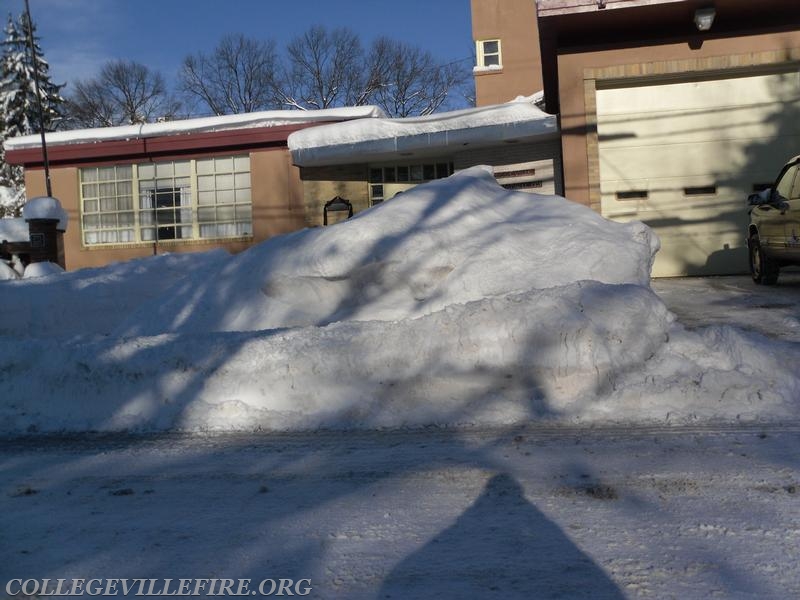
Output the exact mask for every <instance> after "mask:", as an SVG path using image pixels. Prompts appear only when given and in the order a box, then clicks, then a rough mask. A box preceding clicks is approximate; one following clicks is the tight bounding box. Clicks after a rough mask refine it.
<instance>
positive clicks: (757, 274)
mask: <svg viewBox="0 0 800 600" xmlns="http://www.w3.org/2000/svg"><path fill="white" fill-rule="evenodd" d="M748 245H749V247H750V274H751V275H752V276H753V281H755V282H756V283H758V284H760V285H775V284H776V283H777V282H778V274H779V273H780V268H779V267H778V264H777V263H776V262H775V261H774V260H771V259H770V258H768V257H767V255H766V254H764V252H763V251H762V249H761V240H759V239H758V234H753V235H752V236H750V243H749V244H748Z"/></svg>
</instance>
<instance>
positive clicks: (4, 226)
mask: <svg viewBox="0 0 800 600" xmlns="http://www.w3.org/2000/svg"><path fill="white" fill-rule="evenodd" d="M29 240H30V233H29V232H28V224H27V223H26V222H25V219H23V218H17V219H0V242H4V241H5V242H27V241H29Z"/></svg>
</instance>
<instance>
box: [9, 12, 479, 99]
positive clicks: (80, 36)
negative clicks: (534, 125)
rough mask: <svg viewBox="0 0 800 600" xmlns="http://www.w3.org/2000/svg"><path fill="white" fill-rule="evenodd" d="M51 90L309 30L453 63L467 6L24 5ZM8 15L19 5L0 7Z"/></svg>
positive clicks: (464, 39) (461, 44)
mask: <svg viewBox="0 0 800 600" xmlns="http://www.w3.org/2000/svg"><path fill="white" fill-rule="evenodd" d="M29 2H30V8H31V15H32V17H33V20H34V22H35V23H36V24H37V27H38V33H39V36H40V38H41V43H42V48H43V50H44V54H45V58H47V60H48V62H49V63H50V69H51V74H52V75H53V80H54V81H55V82H56V83H63V82H65V81H66V82H69V81H70V80H71V79H74V78H86V77H91V76H93V75H94V74H95V73H97V71H98V70H99V67H100V65H102V64H103V63H104V62H105V61H107V60H110V59H116V58H126V59H131V60H135V61H137V62H141V63H144V64H146V65H148V66H149V67H151V68H155V69H158V70H160V71H161V72H162V74H163V75H164V76H165V77H167V78H168V79H172V78H173V77H174V75H175V73H176V72H177V70H178V67H179V66H180V64H181V62H182V60H183V58H184V57H185V56H186V55H188V54H192V53H195V52H198V51H206V52H207V51H210V50H211V49H212V48H213V47H214V46H216V44H217V43H218V42H219V40H220V38H221V37H222V36H223V35H225V34H227V33H243V34H244V35H246V36H248V37H253V38H267V39H269V38H271V39H274V40H275V42H276V43H277V44H278V47H279V48H281V47H283V46H284V45H285V43H286V42H288V41H289V40H290V39H291V38H292V37H294V36H295V35H297V34H300V33H302V32H304V31H305V30H306V29H307V28H308V27H309V26H311V25H316V24H322V25H326V26H328V27H338V26H348V27H350V28H352V29H353V30H354V31H356V32H357V33H359V34H360V35H361V37H362V40H363V41H364V42H365V45H366V44H368V43H369V41H370V40H371V39H372V38H374V37H377V36H380V35H388V36H390V37H393V38H396V39H400V40H403V41H406V42H409V43H413V44H416V45H418V46H420V47H423V48H425V49H427V50H430V51H431V52H432V53H433V54H434V56H436V57H438V58H441V59H447V60H458V59H464V58H470V57H471V55H472V52H473V43H472V32H471V21H470V8H469V5H470V2H469V0H402V1H397V0H302V1H299V0H295V1H292V0H289V1H288V2H287V1H284V0H29ZM1 5H2V6H3V8H5V9H6V10H5V11H4V12H5V13H6V14H4V15H3V25H5V19H6V16H7V13H9V12H11V13H13V14H14V15H15V16H16V15H18V14H19V13H21V12H22V10H24V6H25V3H24V0H2V3H1Z"/></svg>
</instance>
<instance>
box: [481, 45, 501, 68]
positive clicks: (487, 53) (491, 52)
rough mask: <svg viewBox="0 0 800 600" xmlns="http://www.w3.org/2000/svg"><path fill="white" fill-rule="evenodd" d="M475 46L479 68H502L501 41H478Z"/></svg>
mask: <svg viewBox="0 0 800 600" xmlns="http://www.w3.org/2000/svg"><path fill="white" fill-rule="evenodd" d="M475 45H476V54H477V59H478V67H482V68H490V69H491V68H499V67H501V66H502V64H503V62H502V60H501V55H500V40H478V41H477V42H475Z"/></svg>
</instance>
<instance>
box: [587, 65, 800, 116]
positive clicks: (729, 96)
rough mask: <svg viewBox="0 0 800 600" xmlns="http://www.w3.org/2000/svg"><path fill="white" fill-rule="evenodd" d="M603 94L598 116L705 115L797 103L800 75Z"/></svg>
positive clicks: (647, 87)
mask: <svg viewBox="0 0 800 600" xmlns="http://www.w3.org/2000/svg"><path fill="white" fill-rule="evenodd" d="M709 84H712V85H709ZM602 91H603V92H604V94H603V95H602V96H600V95H598V97H597V113H598V114H603V115H605V116H609V117H611V116H614V115H637V114H647V113H658V112H664V113H666V112H680V111H701V112H707V111H708V110H709V108H710V107H720V108H722V107H730V106H759V105H773V106H777V105H779V104H780V103H782V102H795V101H796V100H797V92H798V91H800V73H798V72H797V71H793V72H787V73H777V74H767V75H752V76H749V77H730V78H727V79H715V80H713V81H690V82H676V83H662V84H651V85H639V86H629V87H619V88H615V89H607V90H602ZM606 92H607V93H606Z"/></svg>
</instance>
